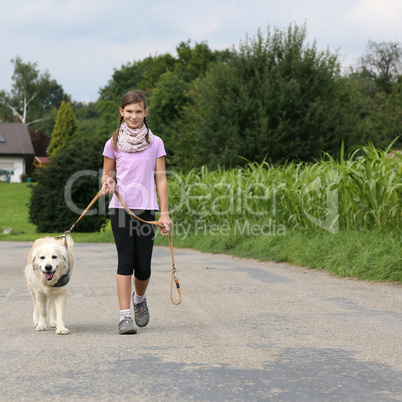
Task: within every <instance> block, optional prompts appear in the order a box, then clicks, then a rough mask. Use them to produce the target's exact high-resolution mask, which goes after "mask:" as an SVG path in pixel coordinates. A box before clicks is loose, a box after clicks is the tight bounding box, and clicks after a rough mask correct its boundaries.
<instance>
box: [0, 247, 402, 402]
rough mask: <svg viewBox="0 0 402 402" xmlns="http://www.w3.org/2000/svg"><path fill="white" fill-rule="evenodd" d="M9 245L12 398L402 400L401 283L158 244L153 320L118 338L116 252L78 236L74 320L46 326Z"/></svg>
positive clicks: (4, 269) (4, 385)
mask: <svg viewBox="0 0 402 402" xmlns="http://www.w3.org/2000/svg"><path fill="white" fill-rule="evenodd" d="M30 247H31V243H15V242H0V279H1V281H0V317H1V327H0V347H1V349H0V353H1V359H0V368H1V371H0V380H1V390H0V400H4V401H6V400H7V401H10V400H11V401H12V400H21V401H22V400H26V401H39V400H41V401H43V400H80V399H85V400H88V401H92V400H93V401H95V400H101V401H103V400H105V401H108V400H122V401H123V400H138V401H139V400H141V401H155V400H156V401H164V400H172V399H173V400H174V399H175V400H179V401H189V400H198V401H223V400H226V401H236V400H239V401H245V400H247V401H259V400H273V401H388V400H389V401H394V400H402V349H401V344H402V303H401V302H402V287H401V286H400V285H395V284H374V283H367V282H361V281H356V280H351V279H340V278H336V277H333V276H331V275H329V274H327V273H324V272H319V271H314V270H307V269H304V268H300V267H294V266H289V265H288V264H274V263H261V262H256V261H253V260H247V259H238V258H232V257H230V256H224V255H212V254H203V253H199V252H195V251H191V250H180V249H176V250H175V260H176V267H177V271H178V277H179V279H180V283H181V286H182V292H183V301H182V304H181V305H179V306H174V305H173V304H172V303H171V302H170V296H169V290H170V289H169V287H170V268H171V265H170V252H169V249H168V248H159V247H157V248H155V251H154V260H153V261H154V262H153V274H152V280H151V284H150V287H149V290H148V295H147V296H148V297H147V299H148V306H149V309H150V314H151V320H150V323H149V325H148V326H147V327H146V328H143V329H140V330H139V332H138V334H136V335H125V336H121V335H119V334H118V332H117V323H118V321H119V309H118V303H117V294H116V289H115V279H116V274H115V266H116V252H115V249H114V245H111V244H76V245H75V246H74V253H75V258H76V265H75V270H74V273H73V277H72V279H71V282H70V299H69V310H68V313H67V319H66V326H67V328H69V329H70V331H71V334H70V335H66V336H59V335H56V334H55V330H53V329H52V330H48V331H46V332H37V331H35V330H34V328H33V324H32V301H31V298H30V295H29V293H28V290H27V287H26V283H25V279H24V275H23V270H24V266H25V264H26V258H27V256H28V252H29V249H30Z"/></svg>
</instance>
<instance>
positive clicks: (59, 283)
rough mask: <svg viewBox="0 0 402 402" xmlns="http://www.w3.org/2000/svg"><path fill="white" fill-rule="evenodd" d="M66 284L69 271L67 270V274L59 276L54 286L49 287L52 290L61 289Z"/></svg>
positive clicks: (68, 279)
mask: <svg viewBox="0 0 402 402" xmlns="http://www.w3.org/2000/svg"><path fill="white" fill-rule="evenodd" d="M68 282H70V270H68V272H67V273H66V274H64V275H63V276H61V277H60V278H59V280H58V281H57V282H56V283H55V284H54V285H50V286H51V287H52V288H61V287H63V286H66V285H67V283H68Z"/></svg>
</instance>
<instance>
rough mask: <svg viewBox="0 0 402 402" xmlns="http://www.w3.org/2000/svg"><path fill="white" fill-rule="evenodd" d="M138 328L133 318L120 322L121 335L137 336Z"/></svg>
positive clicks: (126, 318)
mask: <svg viewBox="0 0 402 402" xmlns="http://www.w3.org/2000/svg"><path fill="white" fill-rule="evenodd" d="M136 333H137V328H135V326H134V322H133V319H132V318H131V317H125V318H123V319H122V320H121V321H120V322H119V334H120V335H125V334H136Z"/></svg>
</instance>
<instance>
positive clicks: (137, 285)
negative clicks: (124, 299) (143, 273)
mask: <svg viewBox="0 0 402 402" xmlns="http://www.w3.org/2000/svg"><path fill="white" fill-rule="evenodd" d="M150 279H151V278H148V279H147V280H145V281H140V280H139V279H137V278H135V277H134V289H135V294H136V295H137V296H144V295H145V292H146V290H147V287H148V284H149V280H150ZM130 294H131V288H130Z"/></svg>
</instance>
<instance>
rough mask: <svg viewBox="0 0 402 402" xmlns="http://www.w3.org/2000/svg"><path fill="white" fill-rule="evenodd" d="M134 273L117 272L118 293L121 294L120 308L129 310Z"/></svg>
mask: <svg viewBox="0 0 402 402" xmlns="http://www.w3.org/2000/svg"><path fill="white" fill-rule="evenodd" d="M131 278H132V275H119V274H117V294H118V296H119V305H120V310H129V309H130V302H131V280H132V279H131Z"/></svg>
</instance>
